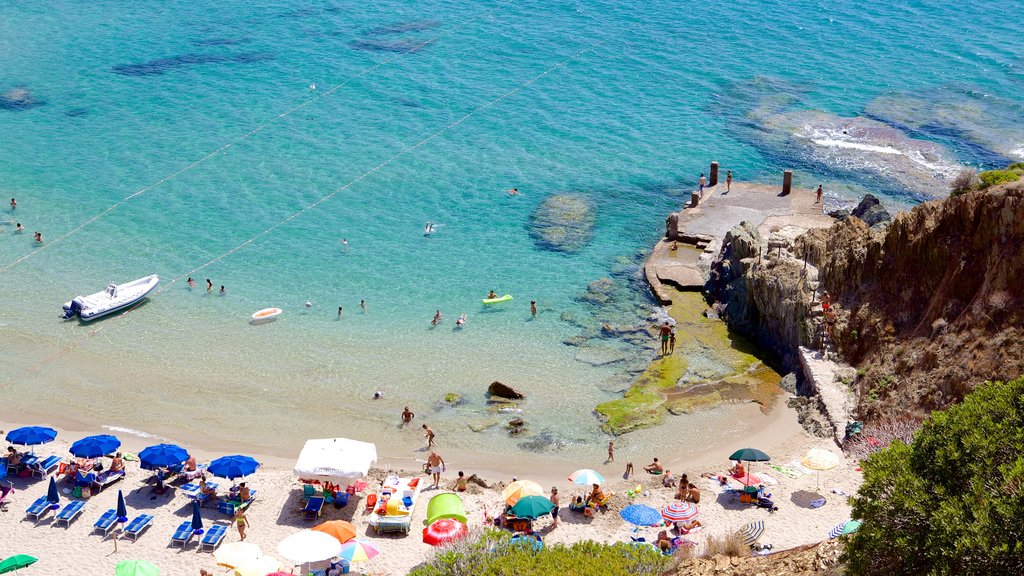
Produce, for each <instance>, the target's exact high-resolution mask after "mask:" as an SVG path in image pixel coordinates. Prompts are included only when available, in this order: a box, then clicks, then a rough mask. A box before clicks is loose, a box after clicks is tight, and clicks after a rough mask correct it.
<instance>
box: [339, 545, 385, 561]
mask: <svg viewBox="0 0 1024 576" xmlns="http://www.w3.org/2000/svg"><path fill="white" fill-rule="evenodd" d="M377 554H380V550H379V549H378V548H377V545H376V544H374V543H373V542H370V541H369V540H351V541H349V542H346V543H344V544H342V545H341V552H340V553H338V557H339V558H341V559H342V560H348V561H349V562H365V561H367V560H369V559H370V558H373V557H374V556H376V555H377Z"/></svg>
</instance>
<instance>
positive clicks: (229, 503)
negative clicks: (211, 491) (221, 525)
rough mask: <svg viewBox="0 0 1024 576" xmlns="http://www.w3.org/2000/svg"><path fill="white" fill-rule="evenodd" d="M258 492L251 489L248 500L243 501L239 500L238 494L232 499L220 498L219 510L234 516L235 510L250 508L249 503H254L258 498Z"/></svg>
mask: <svg viewBox="0 0 1024 576" xmlns="http://www.w3.org/2000/svg"><path fill="white" fill-rule="evenodd" d="M256 492H257V491H256V490H251V491H250V492H249V499H248V500H246V501H245V502H242V501H241V500H239V499H238V497H237V496H235V497H234V498H232V499H230V500H218V501H217V511H218V512H220V513H221V514H227V515H228V516H234V515H235V512H236V511H237V510H238V509H239V508H242V509H245V508H248V507H249V505H250V504H252V503H253V500H256Z"/></svg>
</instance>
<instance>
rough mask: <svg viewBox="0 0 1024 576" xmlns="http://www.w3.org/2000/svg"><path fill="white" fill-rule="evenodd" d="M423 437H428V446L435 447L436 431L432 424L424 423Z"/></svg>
mask: <svg viewBox="0 0 1024 576" xmlns="http://www.w3.org/2000/svg"><path fill="white" fill-rule="evenodd" d="M423 431H424V432H423V437H424V438H426V439H427V448H433V447H434V431H433V430H431V429H430V426H427V425H426V424H424V425H423Z"/></svg>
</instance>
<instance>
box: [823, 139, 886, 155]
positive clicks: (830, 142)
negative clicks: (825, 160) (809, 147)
mask: <svg viewBox="0 0 1024 576" xmlns="http://www.w3.org/2000/svg"><path fill="white" fill-rule="evenodd" d="M811 142H814V143H815V144H817V145H818V146H828V147H830V148H852V149H854V150H864V151H865V152H878V153H879V154H895V155H897V156H898V155H900V154H903V152H900V151H899V150H897V149H896V148H893V147H892V146H878V145H876V144H864V143H861V142H850V141H848V140H836V139H834V138H815V139H814V140H811Z"/></svg>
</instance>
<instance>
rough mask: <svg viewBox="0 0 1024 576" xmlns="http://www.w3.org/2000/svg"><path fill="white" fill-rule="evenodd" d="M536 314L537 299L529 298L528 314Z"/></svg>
mask: <svg viewBox="0 0 1024 576" xmlns="http://www.w3.org/2000/svg"><path fill="white" fill-rule="evenodd" d="M536 315H537V301H536V300H530V316H536Z"/></svg>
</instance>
